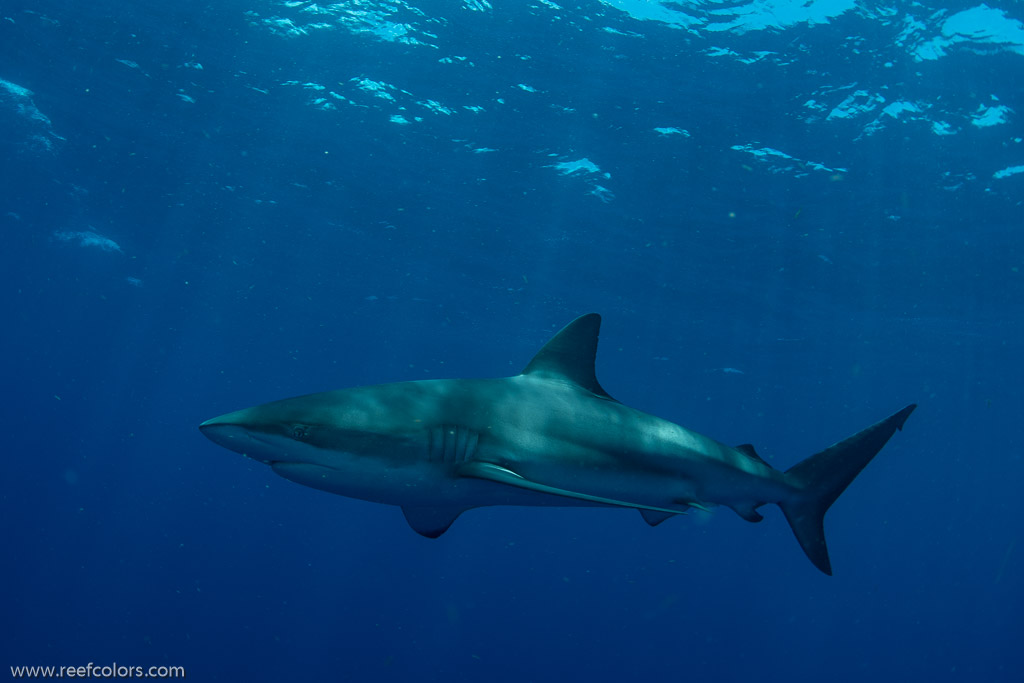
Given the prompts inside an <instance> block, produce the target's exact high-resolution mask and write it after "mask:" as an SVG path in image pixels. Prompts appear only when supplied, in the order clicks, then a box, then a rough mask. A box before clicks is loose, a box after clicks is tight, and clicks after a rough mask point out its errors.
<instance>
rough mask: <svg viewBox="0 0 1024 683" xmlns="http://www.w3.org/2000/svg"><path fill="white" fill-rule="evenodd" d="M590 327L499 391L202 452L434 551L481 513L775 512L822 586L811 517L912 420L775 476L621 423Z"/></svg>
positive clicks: (325, 419)
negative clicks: (335, 497)
mask: <svg viewBox="0 0 1024 683" xmlns="http://www.w3.org/2000/svg"><path fill="white" fill-rule="evenodd" d="M600 324H601V318H600V316H598V315H596V314H590V315H585V316H582V317H580V318H577V319H576V320H574V321H573V322H572V323H570V324H569V325H568V326H566V327H565V328H564V329H563V330H562V331H561V332H559V333H558V334H557V335H556V336H555V337H554V338H552V339H551V341H549V342H548V343H547V344H546V345H545V346H544V348H542V349H541V351H540V352H539V353H538V354H537V355H536V356H535V357H534V359H533V360H532V361H531V362H530V364H529V365H527V367H526V369H525V370H524V371H523V373H522V374H520V375H516V376H514V377H507V378H502V379H451V380H423V381H415V382H400V383H395V384H380V385H374V386H367V387H356V388H352V389H343V390H340V391H330V392H325V393H320V394H311V395H308V396H300V397H298V398H291V399H285V400H283V401H275V402H273V403H267V404H264V405H260V406H255V407H253V408H246V409H244V410H240V411H237V412H234V413H229V414H227V415H222V416H220V417H216V418H213V419H212V420H207V421H206V422H204V423H203V424H202V425H200V429H201V430H202V432H203V434H205V435H206V436H207V437H209V438H210V439H211V440H212V441H214V442H215V443H218V444H220V445H222V446H224V447H226V448H229V449H231V450H233V451H236V452H238V453H242V454H243V455H246V456H248V457H250V458H253V459H255V460H258V461H260V462H263V463H266V464H268V465H270V467H271V468H273V470H274V472H276V473H277V474H279V475H280V476H282V477H284V478H285V479H290V480H292V481H295V482H297V483H299V484H303V485H305V486H310V487H312V488H317V489H322V490H324V491H329V492H331V493H336V494H339V495H343V496H349V497H352V498H360V499H363V500H368V501H373V502H377V503H385V504H389V505H397V506H400V507H401V508H402V510H403V512H404V513H405V517H406V519H407V520H408V522H409V524H410V526H412V528H413V529H415V530H416V531H417V532H419V533H420V534H422V535H424V536H428V537H431V538H434V537H437V536H440V535H441V534H442V533H444V532H445V531H446V530H447V529H448V527H449V526H450V525H451V524H452V522H454V521H455V519H456V517H458V516H459V515H460V514H461V513H462V512H464V511H466V510H468V509H470V508H474V507H482V506H486V505H535V506H566V505H599V506H615V507H625V508H635V509H637V510H639V511H640V513H641V514H642V515H643V517H644V519H645V520H646V521H647V522H648V523H649V524H651V525H652V526H653V525H657V524H659V523H661V522H662V521H664V520H666V519H668V518H670V517H672V516H675V515H678V514H682V513H685V512H686V511H687V510H688V509H689V508H691V507H697V508H702V509H703V508H707V507H709V506H713V505H724V506H727V507H729V508H731V509H733V510H735V511H736V512H737V513H738V514H739V515H740V516H741V517H743V518H744V519H746V520H749V521H752V522H757V521H760V520H761V519H762V517H761V515H760V514H759V513H758V512H757V508H759V507H760V506H762V505H765V504H766V503H774V504H777V505H779V507H780V508H782V510H783V512H784V513H785V516H786V519H787V520H788V521H789V523H790V526H791V527H792V529H793V531H794V533H795V534H796V537H797V540H798V541H799V542H800V545H801V547H802V548H803V550H804V552H805V553H806V554H807V556H808V558H809V559H810V560H811V562H813V563H814V565H815V566H816V567H817V568H818V569H820V570H821V571H823V572H825V573H826V574H831V565H830V562H829V557H828V551H827V549H826V546H825V536H824V528H823V519H824V514H825V512H826V511H827V510H828V508H829V506H830V505H831V504H832V503H833V502H834V501H835V499H836V498H837V497H838V496H839V494H840V493H842V491H843V490H844V489H845V488H846V486H847V485H849V483H850V482H852V481H853V479H854V478H855V477H856V476H857V474H858V473H860V471H861V469H863V468H864V466H865V465H867V463H868V462H869V461H870V460H871V459H872V458H873V457H874V455H875V454H876V453H877V452H878V451H879V450H880V449H881V448H882V447H883V446H884V445H885V443H886V442H887V441H888V440H889V438H890V437H891V436H892V435H893V433H895V431H896V430H897V429H901V428H902V426H903V423H904V421H905V420H906V419H907V417H908V416H909V415H910V413H911V412H912V411H913V409H914V407H915V406H913V405H910V406H907V407H906V408H904V409H903V410H901V411H899V412H897V413H895V414H894V415H892V416H890V417H889V418H887V419H885V420H882V421H881V422H879V423H877V424H875V425H873V426H871V427H868V428H867V429H865V430H863V431H861V432H859V433H857V434H855V435H854V436H852V437H850V438H849V439H846V440H845V441H843V442H840V443H838V444H835V445H834V446H831V447H830V448H828V449H826V450H824V451H822V452H821V453H819V454H817V455H814V456H812V457H810V458H808V459H807V460H804V461H803V462H801V463H799V464H798V465H796V466H794V467H793V468H791V469H789V470H787V471H785V472H782V471H779V470H776V469H774V468H773V467H771V466H770V465H769V464H768V463H766V462H765V461H764V460H762V459H761V458H760V457H759V456H758V455H757V454H756V452H755V451H754V449H753V447H751V446H749V445H743V446H738V447H730V446H726V445H725V444H722V443H719V442H717V441H715V440H713V439H710V438H708V437H706V436H703V435H701V434H698V433H696V432H693V431H690V430H688V429H685V428H683V427H681V426H679V425H677V424H675V423H672V422H669V421H667V420H663V419H661V418H658V417H655V416H653V415H649V414H647V413H644V412H641V411H639V410H635V409H633V408H630V407H629V406H626V405H623V404H622V403H620V402H618V401H616V400H615V399H613V398H612V397H611V396H609V395H608V393H607V392H605V391H604V389H603V388H602V387H601V385H600V384H599V383H598V381H597V378H596V375H595V372H594V361H595V356H596V353H597V338H598V332H599V330H600Z"/></svg>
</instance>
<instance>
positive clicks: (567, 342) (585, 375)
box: [523, 313, 611, 398]
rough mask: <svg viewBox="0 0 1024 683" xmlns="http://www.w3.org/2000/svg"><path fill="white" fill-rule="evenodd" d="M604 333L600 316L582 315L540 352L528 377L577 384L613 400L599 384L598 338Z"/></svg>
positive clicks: (594, 314) (526, 370)
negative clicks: (596, 360)
mask: <svg viewBox="0 0 1024 683" xmlns="http://www.w3.org/2000/svg"><path fill="white" fill-rule="evenodd" d="M600 331H601V316H600V315H598V314H597V313H588V314H587V315H581V316H580V317H579V318H576V319H575V320H573V321H572V322H571V323H569V324H568V325H566V326H565V327H563V328H562V331H561V332H559V333H558V334H556V335H555V336H554V337H552V338H551V340H550V341H549V342H548V343H547V344H545V345H544V347H543V348H542V349H541V350H540V351H538V352H537V355H536V356H534V357H533V360H531V361H530V363H529V365H527V366H526V369H525V370H523V374H524V375H541V376H547V377H551V378H556V379H561V380H565V381H568V382H572V383H573V384H577V385H579V386H581V387H583V388H584V389H586V390H587V391H589V392H591V393H593V394H597V395H598V396H603V397H604V398H611V396H609V395H608V392H606V391H605V390H604V389H603V388H602V387H601V385H600V383H598V381H597V374H596V373H595V371H594V360H595V359H596V357H597V336H598V334H599V333H600Z"/></svg>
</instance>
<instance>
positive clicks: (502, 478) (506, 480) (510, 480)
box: [459, 462, 682, 515]
mask: <svg viewBox="0 0 1024 683" xmlns="http://www.w3.org/2000/svg"><path fill="white" fill-rule="evenodd" d="M459 474H460V475H461V476H463V477H473V478H476V479H487V480H490V481H496V482H498V483H500V484H508V485H509V486H516V487H518V488H521V489H528V490H530V491H537V492H538V493H548V494H551V495H553V496H562V497H563V498H574V499H576V500H585V501H589V502H591V503H597V504H599V505H614V506H616V507H623V508H636V509H637V510H652V511H654V512H660V513H664V514H666V515H678V514H681V512H682V511H681V510H669V509H668V508H659V507H654V506H651V505H642V504H640V503H631V502H629V501H625V500H615V499H614V498H602V497H601V496H592V495H590V494H588V493H580V492H578V491H569V490H567V489H560V488H557V487H555V486H548V485H547V484H541V483H539V482H536V481H531V480H529V479H527V478H525V477H523V476H522V475H519V474H516V473H515V472H513V471H512V470H510V469H508V468H506V467H502V466H501V465H495V464H493V463H489V462H467V463H464V464H463V465H460V466H459Z"/></svg>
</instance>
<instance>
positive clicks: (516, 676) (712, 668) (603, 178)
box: [0, 0, 1024, 683]
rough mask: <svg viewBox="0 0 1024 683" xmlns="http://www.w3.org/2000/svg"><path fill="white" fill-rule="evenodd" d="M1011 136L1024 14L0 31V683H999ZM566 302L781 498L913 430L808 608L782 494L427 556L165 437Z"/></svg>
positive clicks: (542, 7) (1010, 392) (522, 8)
mask: <svg viewBox="0 0 1024 683" xmlns="http://www.w3.org/2000/svg"><path fill="white" fill-rule="evenodd" d="M1022 116H1024V8H1022V5H1021V4H1020V3H1016V2H1011V1H1010V0H991V1H988V0H986V2H979V1H978V0H953V1H951V2H941V3H940V2H936V1H935V0H922V1H920V2H909V1H905V0H889V1H888V2H875V1H873V0H678V1H675V2H669V1H664V2H659V1H654V0H584V1H581V2H573V3H564V2H554V1H549V0H535V1H534V0H526V1H525V2H499V1H498V0H446V1H441V0H427V1H419V0H408V1H405V0H350V1H347V2H338V3H331V2H324V3H315V2H308V1H298V0H288V1H284V2H282V1H279V0H221V1H217V2H198V1H196V0H181V1H179V2H174V3H169V2H156V1H155V0H134V1H132V2H126V1H123V0H122V1H121V2H116V1H113V0H97V1H96V2H91V3H83V2H70V1H68V0H4V2H3V3H2V4H0V236H2V239H3V242H2V249H0V285H2V290H0V294H2V295H0V320H2V321H3V333H2V334H0V357H2V361H0V382H2V384H0V386H2V388H3V401H4V406H5V410H4V416H5V420H4V424H5V429H4V435H3V441H2V447H0V456H2V457H3V459H4V463H5V467H4V474H3V476H2V477H0V515H2V519H3V537H2V540H3V546H4V557H5V560H4V562H3V563H2V569H0V579H2V584H3V586H4V591H3V599H2V605H0V609H2V612H3V615H4V618H3V620H2V622H0V624H2V629H3V633H2V637H0V653H2V654H3V656H2V657H0V660H2V662H0V663H2V665H3V666H4V667H8V666H10V667H17V666H32V665H42V666H47V665H50V666H58V667H59V666H84V665H86V664H88V663H90V662H92V663H94V664H96V665H101V666H107V665H113V664H114V663H115V662H116V663H117V664H119V665H130V666H135V665H139V666H143V667H149V666H181V667H184V668H185V670H186V671H187V674H188V677H189V678H190V679H194V680H200V681H205V680H210V681H234V680H254V681H263V680H266V681H271V680H343V681H364V680H380V681H392V680H393V681H406V680H410V679H415V680H420V681H453V680H472V681H476V680H479V681H493V682H495V683H501V682H504V681H537V682H545V683H546V682H549V681H567V680H590V681H613V680H614V681H621V680H704V681H741V680H742V681H750V680H766V681H772V680H786V681H819V680H828V681H836V682H854V681H856V682H858V683H859V682H861V681H864V680H873V681H908V680H931V681H990V682H995V681H1017V680H1019V678H1020V675H1021V673H1020V672H1021V670H1022V668H1024V661H1022V657H1021V649H1020V643H1021V641H1022V638H1024V618H1022V614H1024V522H1022V521H1021V520H1022V518H1024V502H1022V496H1021V483H1022V482H1024V451H1022V446H1021V444H1022V443H1024V421H1022V420H1021V415H1022V414H1024V398H1022V394H1021V386H1024V363H1022V360H1021V359H1022V353H1024V272H1022V270H1024V236H1022V229H1024V125H1022ZM588 312H598V313H601V314H602V316H603V319H604V325H603V328H602V335H601V346H600V348H599V351H598V358H597V372H598V377H599V379H600V381H601V383H602V385H603V386H604V387H605V388H606V389H607V390H608V391H609V392H610V393H611V394H612V395H614V396H615V397H616V398H617V399H619V400H621V401H622V402H624V403H626V404H628V405H631V406H635V407H637V408H639V409H642V410H645V411H648V412H651V413H654V414H656V415H660V416H662V417H665V418H667V419H670V420H673V421H675V422H678V423H680V424H682V425H684V426H686V427H689V428H692V429H695V430H697V431H699V432H701V433H704V434H707V435H709V436H712V437H714V438H716V439H719V440H721V441H723V442H725V443H729V444H740V443H753V444H755V445H756V447H757V449H758V452H759V453H760V455H761V456H762V457H763V458H764V459H765V460H767V461H768V462H769V463H771V464H772V465H773V466H775V467H777V468H779V469H786V468H788V467H790V466H791V465H793V464H795V463H796V462H798V461H800V460H801V459H803V458H805V457H807V456H809V455H811V454H812V453H815V452H817V451H819V450H821V449H822V448H824V447H826V446H828V445H829V444H831V443H834V442H836V441H838V440H840V439H842V438H844V437H846V436H848V435H850V434H852V433H854V432H856V431H857V430H859V429H861V428H863V427H865V426H867V425H869V424H871V423H872V422H875V421H877V420H879V419H881V418H883V417H885V416H887V415H889V414H891V413H893V412H895V411H896V410H898V409H900V408H901V407H903V406H904V405H906V404H908V403H918V404H919V408H918V409H917V412H915V414H914V415H913V416H912V417H911V418H910V420H909V421H908V422H907V425H906V428H905V430H904V431H902V432H900V433H898V434H897V435H896V436H895V437H894V438H893V440H892V442H891V443H890V444H889V445H888V446H887V447H886V449H885V450H884V451H883V452H882V454H881V455H880V456H879V457H878V458H877V459H876V460H875V461H874V462H873V463H872V464H871V465H870V466H869V467H868V468H867V469H866V470H865V471H864V473H863V474H862V475H861V476H860V477H859V478H858V479H857V481H856V482H855V483H854V484H853V486H851V487H850V489H849V490H848V491H847V492H846V493H845V494H843V496H842V497H841V498H840V500H839V502H838V503H837V504H836V505H835V507H834V508H833V509H832V510H831V511H830V513H829V515H828V517H827V519H826V530H827V533H828V537H829V547H830V551H831V556H832V563H833V567H834V569H835V576H833V577H827V576H824V575H822V574H820V573H819V572H817V571H816V570H815V569H814V567H813V566H812V565H811V564H810V563H808V562H807V560H806V558H805V557H804V556H803V554H802V553H801V552H800V548H799V546H798V545H797V543H796V542H795V541H794V540H793V537H792V534H791V532H790V530H789V528H788V527H787V525H786V523H785V520H784V519H783V517H782V515H781V513H780V512H779V511H778V510H777V509H776V508H774V506H766V508H764V509H763V510H762V511H763V512H764V513H765V516H766V519H765V521H764V522H763V523H761V524H758V525H753V524H748V523H747V522H744V521H743V520H741V519H739V518H738V517H737V516H736V515H735V514H733V513H732V512H731V511H730V510H728V509H718V510H716V511H714V513H713V514H704V513H698V514H692V515H689V516H687V517H685V518H679V519H673V520H670V521H668V522H666V523H665V524H663V525H660V526H658V527H657V528H651V527H649V526H648V525H646V524H644V523H643V520H642V519H641V518H640V516H639V515H637V514H636V513H635V512H633V511H631V510H615V509H557V508H552V509H543V508H502V507H494V508H482V509H477V510H471V511H469V512H467V513H466V514H464V515H462V517H461V518H460V519H459V520H458V521H457V522H456V523H455V524H454V525H453V526H452V528H451V530H450V531H449V532H448V533H447V534H445V535H444V536H443V537H441V538H439V539H437V540H427V539H424V538H421V537H420V536H418V535H416V534H415V533H413V532H412V531H411V530H410V529H409V528H408V526H407V525H406V523H405V520H404V519H403V517H402V514H401V512H400V511H399V510H398V509H397V508H394V507H387V506H382V505H377V504H373V503H368V502H362V501H358V500H351V499H347V498H343V497H339V496H332V495H329V494H326V493H322V492H318V491H314V490H311V489H308V488H304V487H300V486H297V485H295V484H294V483H291V482H288V481H285V480H284V479H281V478H279V477H277V476H275V475H274V474H273V473H272V472H271V471H270V470H269V469H268V468H266V467H265V466H263V465H261V464H259V463H256V462H253V461H251V460H247V459H245V458H242V457H241V456H238V455H236V454H233V453H230V452H228V451H226V450H223V449H220V448H218V447H216V446H215V445H213V444H211V443H210V442H208V441H207V440H206V439H204V438H203V437H202V435H201V434H200V433H199V432H198V430H197V426H198V424H199V423H200V422H202V421H203V420H205V419H207V418H210V417H213V416H215V415H218V414H221V413H225V412H228V411H230V410H235V409H238V408H242V407H245V406H250V405H254V404H257V403H262V402H266V401H270V400H274V399H279V398H284V397H287V396H294V395H299V394H305V393H311V392H316V391H324V390H329V389H337V388H342V387H349V386H358V385H363V384H373V383H378V382H389V381H400V380H415V379H435V378H445V377H498V376H506V375H513V374H516V373H518V372H520V371H521V370H522V369H523V367H524V366H525V365H526V363H527V362H528V361H529V360H530V358H531V356H532V355H533V354H534V353H535V352H536V351H537V350H538V349H539V348H540V346H541V345H542V344H543V343H544V342H545V341H546V340H547V339H548V338H549V337H550V336H551V335H552V334H553V333H554V332H556V331H557V330H558V329H560V328H561V327H562V326H563V325H565V324H566V323H568V322H569V321H570V320H572V319H573V318H575V317H576V316H578V315H580V314H583V313H588ZM769 507H770V508H771V509H768V508H769ZM5 675H6V674H5Z"/></svg>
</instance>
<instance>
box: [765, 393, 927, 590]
mask: <svg viewBox="0 0 1024 683" xmlns="http://www.w3.org/2000/svg"><path fill="white" fill-rule="evenodd" d="M916 407H917V405H915V404H911V405H909V406H907V407H906V408H904V409H903V410H901V411H899V412H898V413H896V414H895V415H891V416H889V417H887V418H885V419H884V420H882V421H881V422H879V423H877V424H874V425H871V426H870V427H868V428H867V429H865V430H863V431H861V432H858V433H856V434H854V435H853V436H851V437H850V438H848V439H846V440H845V441H840V442H839V443H837V444H835V445H834V446H829V447H828V448H826V449H825V450H823V451H822V452H821V453H818V454H817V455H812V456H811V457H809V458H807V459H806V460H804V461H803V462H801V463H799V464H797V465H795V466H793V467H791V468H790V469H788V470H787V471H786V477H787V479H789V480H790V482H791V483H792V484H793V486H794V487H795V488H797V489H799V490H800V491H801V493H799V494H797V495H795V496H793V498H792V499H790V500H786V501H782V502H781V503H779V507H780V508H782V512H783V514H785V515H786V521H788V522H789V526H790V527H791V528H792V529H793V533H794V534H795V535H796V540H797V541H798V542H799V543H800V547H801V548H803V550H804V553H805V554H806V555H807V558H808V559H809V560H810V561H811V562H813V563H814V566H815V567H817V568H818V569H820V570H821V571H823V572H824V573H826V574H828V575H829V576H832V563H831V562H829V559H828V548H827V547H826V545H825V513H826V512H827V511H828V509H829V507H831V506H832V503H834V502H835V501H836V498H838V497H839V495H840V494H841V493H842V492H843V491H845V490H846V487H847V486H849V485H850V482H852V481H853V480H854V479H855V478H856V477H857V475H858V474H860V472H861V470H863V469H864V467H865V466H866V465H867V464H868V463H869V462H871V459H872V458H874V457H875V455H876V454H877V453H878V452H879V451H880V450H882V447H883V446H885V444H886V442H888V441H889V439H890V438H891V437H892V435H893V434H895V433H896V430H897V429H903V423H904V422H906V420H907V417H909V416H910V414H911V413H912V412H914V408H916Z"/></svg>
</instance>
